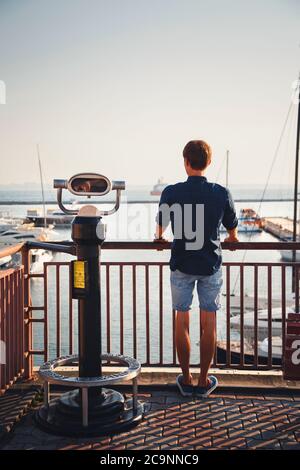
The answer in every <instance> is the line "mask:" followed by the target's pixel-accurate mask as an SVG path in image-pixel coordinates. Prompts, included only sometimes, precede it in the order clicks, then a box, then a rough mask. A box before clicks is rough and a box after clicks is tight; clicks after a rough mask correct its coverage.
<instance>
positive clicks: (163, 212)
mask: <svg viewBox="0 0 300 470" xmlns="http://www.w3.org/2000/svg"><path fill="white" fill-rule="evenodd" d="M168 188H169V186H167V187H166V188H165V189H164V190H163V192H162V193H161V196H160V201H159V207H158V213H157V216H156V230H155V234H154V240H155V241H156V240H159V241H167V240H165V239H164V238H163V234H164V232H165V230H166V228H167V227H168V225H169V223H170V212H169V206H170V202H169V197H168V192H169V189H168Z"/></svg>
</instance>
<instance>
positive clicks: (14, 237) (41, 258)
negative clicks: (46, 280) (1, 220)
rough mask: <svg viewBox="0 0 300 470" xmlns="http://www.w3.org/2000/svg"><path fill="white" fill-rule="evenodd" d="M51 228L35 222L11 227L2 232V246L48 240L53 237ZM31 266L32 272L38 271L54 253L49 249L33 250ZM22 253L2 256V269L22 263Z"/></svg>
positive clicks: (0, 242)
mask: <svg viewBox="0 0 300 470" xmlns="http://www.w3.org/2000/svg"><path fill="white" fill-rule="evenodd" d="M50 231H51V229H49V228H36V227H33V224H29V225H28V224H27V225H26V224H24V225H19V226H17V227H13V228H10V229H9V230H5V231H4V232H2V233H0V248H2V247H4V246H11V245H14V244H16V243H20V242H26V241H46V240H49V238H51V236H50ZM30 254H31V268H30V272H31V273H32V274H33V273H37V272H41V271H42V269H43V263H44V262H49V261H51V260H52V258H53V255H52V253H51V252H50V251H48V250H31V252H30ZM20 262H21V255H20V253H16V254H15V255H12V256H6V257H4V258H1V264H0V267H1V269H7V268H9V267H12V266H15V265H18V264H20Z"/></svg>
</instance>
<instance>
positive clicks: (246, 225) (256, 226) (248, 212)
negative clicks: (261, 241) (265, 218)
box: [220, 208, 263, 233]
mask: <svg viewBox="0 0 300 470" xmlns="http://www.w3.org/2000/svg"><path fill="white" fill-rule="evenodd" d="M238 222H239V224H238V232H240V233H241V232H242V233H259V232H262V230H263V227H262V220H261V218H260V216H259V215H258V214H257V213H256V212H255V210H254V209H251V208H245V209H244V208H243V209H241V210H240V213H239V217H238ZM220 231H221V232H226V229H225V227H224V226H223V225H221V229H220Z"/></svg>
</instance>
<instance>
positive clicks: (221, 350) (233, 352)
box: [217, 336, 282, 366]
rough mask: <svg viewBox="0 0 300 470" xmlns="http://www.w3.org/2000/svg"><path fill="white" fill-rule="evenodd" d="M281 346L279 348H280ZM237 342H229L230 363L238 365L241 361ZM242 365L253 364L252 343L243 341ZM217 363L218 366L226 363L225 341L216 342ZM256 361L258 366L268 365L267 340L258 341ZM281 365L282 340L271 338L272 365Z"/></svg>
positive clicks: (277, 337)
mask: <svg viewBox="0 0 300 470" xmlns="http://www.w3.org/2000/svg"><path fill="white" fill-rule="evenodd" d="M280 344H281V346H280ZM240 347H241V346H240V342H239V341H231V342H230V363H231V364H232V365H237V366H238V365H239V364H240V361H241V350H240ZM243 360H244V364H251V365H253V364H254V362H255V353H254V343H251V342H249V341H244V354H243ZM217 361H218V363H219V364H226V362H227V342H226V341H225V340H221V341H217ZM257 361H258V363H259V364H260V365H267V364H268V338H264V339H263V340H262V341H258V344H257ZM281 363H282V339H281V338H280V337H279V336H275V337H272V364H274V365H281Z"/></svg>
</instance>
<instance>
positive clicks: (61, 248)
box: [27, 242, 76, 255]
mask: <svg viewBox="0 0 300 470" xmlns="http://www.w3.org/2000/svg"><path fill="white" fill-rule="evenodd" d="M27 247H28V248H29V249H32V248H35V249H36V248H40V249H43V250H49V251H55V252H57V253H67V254H69V255H75V253H76V252H75V246H74V245H64V244H59V243H49V242H27Z"/></svg>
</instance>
